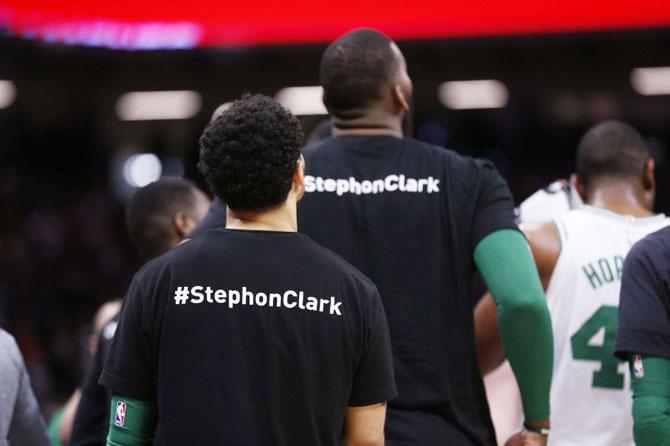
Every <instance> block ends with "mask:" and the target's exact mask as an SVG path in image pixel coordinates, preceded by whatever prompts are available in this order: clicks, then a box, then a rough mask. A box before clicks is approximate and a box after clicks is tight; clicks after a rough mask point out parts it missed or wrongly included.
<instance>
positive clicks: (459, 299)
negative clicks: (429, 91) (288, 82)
mask: <svg viewBox="0 0 670 446" xmlns="http://www.w3.org/2000/svg"><path fill="white" fill-rule="evenodd" d="M321 84H322V86H323V88H324V103H325V105H326V107H327V109H328V111H329V113H330V115H331V118H332V120H333V123H334V128H333V135H334V137H332V138H329V139H326V140H325V141H322V142H321V143H319V144H317V145H315V146H313V147H311V148H309V149H307V150H306V151H305V160H306V175H305V191H306V195H305V198H304V199H303V201H302V202H301V203H300V206H299V215H298V217H299V222H300V229H301V231H303V232H304V233H305V234H307V235H309V236H310V237H312V238H313V239H314V240H315V241H317V242H318V243H321V244H323V245H324V246H327V247H328V248H330V249H332V250H333V251H335V252H336V253H337V254H339V255H341V256H342V257H344V258H345V259H346V260H348V261H349V262H351V263H352V264H353V265H355V266H356V267H357V268H359V269H360V270H361V271H363V272H364V273H365V274H366V275H368V276H369V277H370V278H372V280H373V281H374V282H375V283H376V284H377V286H378V287H379V289H380V291H381V296H382V298H383V301H384V307H385V309H386V314H387V317H388V320H389V325H390V331H391V340H392V345H393V348H394V359H395V370H396V379H397V383H398V390H399V395H398V397H397V398H395V399H394V400H392V401H391V402H389V410H388V419H387V426H386V428H387V441H388V442H389V443H390V444H417V445H428V444H431V445H432V444H449V445H452V444H453V445H459V446H460V445H489V444H494V443H495V438H494V432H493V427H492V425H491V420H490V416H489V413H488V407H487V404H486V399H485V396H484V390H483V385H482V378H481V373H480V371H479V366H478V363H477V357H476V352H475V346H474V334H473V314H472V313H473V296H472V290H471V283H472V274H473V270H474V265H475V264H476V265H477V267H478V268H479V270H480V271H481V273H482V276H483V277H484V279H485V280H486V282H487V285H488V287H489V289H490V290H491V291H492V293H493V295H494V297H495V298H496V301H497V303H498V319H499V321H500V326H501V327H503V326H504V328H501V329H502V330H503V331H505V334H503V342H504V343H505V347H506V351H507V354H508V356H509V357H511V358H512V357H513V359H510V363H511V365H512V368H513V370H514V371H515V374H516V377H517V380H518V381H519V384H520V387H521V393H522V399H523V403H524V409H525V416H526V427H527V429H526V430H525V431H524V432H523V433H522V434H520V435H517V437H516V440H525V441H532V442H534V443H529V444H542V443H544V442H545V441H546V433H547V431H546V428H547V427H548V421H547V418H548V415H549V402H548V397H549V386H550V380H551V367H552V342H551V341H552V339H551V326H550V319H549V314H548V311H547V307H546V302H545V300H544V294H543V291H542V287H541V284H540V281H539V277H538V275H537V270H536V268H535V265H534V263H533V260H532V257H531V256H530V252H529V250H528V247H527V244H526V243H525V239H524V238H523V236H522V235H521V234H520V233H519V232H518V230H517V228H516V225H515V223H514V211H513V203H512V197H511V194H510V192H509V189H508V187H507V185H506V183H505V181H504V180H503V179H502V178H501V177H500V176H499V175H498V174H497V173H496V171H495V168H493V167H492V166H491V165H490V164H488V163H484V162H480V161H475V160H472V159H469V158H464V157H461V156H458V155H457V154H455V153H454V152H451V151H448V150H444V149H442V148H440V147H434V146H430V145H427V144H423V143H420V142H418V141H416V140H413V139H411V138H403V132H402V129H403V120H404V118H405V117H406V116H407V113H408V111H409V108H410V106H409V104H410V102H411V101H410V99H411V95H412V82H411V80H410V78H409V76H408V74H407V69H406V65H405V60H404V58H403V56H402V54H401V53H400V50H399V49H398V47H397V46H396V45H395V44H394V43H393V42H392V41H391V40H390V39H389V38H388V37H386V36H384V35H383V34H381V33H378V32H376V31H374V30H365V29H363V30H357V31H353V32H351V33H349V34H346V35H345V36H343V37H341V38H340V39H338V40H337V41H335V42H334V43H333V44H331V45H330V46H329V47H328V49H327V50H326V51H325V53H324V55H323V57H322V60H321ZM529 333H532V336H529Z"/></svg>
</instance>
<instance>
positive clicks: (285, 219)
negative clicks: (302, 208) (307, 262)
mask: <svg viewBox="0 0 670 446" xmlns="http://www.w3.org/2000/svg"><path fill="white" fill-rule="evenodd" d="M226 229H237V230H241V231H277V232H298V217H297V210H296V205H295V203H292V202H288V201H287V202H285V203H284V204H282V205H280V206H277V207H275V208H272V209H268V210H265V211H233V210H231V209H230V208H228V209H227V210H226Z"/></svg>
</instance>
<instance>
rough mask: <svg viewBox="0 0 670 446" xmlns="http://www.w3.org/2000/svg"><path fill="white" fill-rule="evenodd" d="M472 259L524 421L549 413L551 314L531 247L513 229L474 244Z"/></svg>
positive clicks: (546, 416)
mask: <svg viewBox="0 0 670 446" xmlns="http://www.w3.org/2000/svg"><path fill="white" fill-rule="evenodd" d="M475 263H476V264H477V266H478V268H479V271H480V272H481V274H482V277H483V278H484V281H485V282H486V285H487V286H488V289H489V291H491V294H492V295H493V299H494V300H495V302H496V308H497V311H496V313H497V318H498V327H499V330H500V337H501V340H502V343H503V346H504V347H505V352H506V354H507V359H508V360H509V362H510V365H511V366H512V370H513V371H514V375H515V376H516V380H517V382H518V384H519V390H520V391H521V400H522V402H523V409H524V414H525V417H526V421H528V422H534V421H542V420H545V419H547V418H548V417H549V390H550V387H551V374H552V369H553V356H554V344H553V335H552V331H551V318H550V316H549V310H548V309H547V302H546V299H545V296H544V291H543V289H542V283H541V282H540V277H539V275H538V272H537V268H536V267H535V263H534V261H533V257H532V254H531V252H530V248H529V247H528V243H527V242H526V239H525V238H524V237H523V235H522V234H521V233H520V232H518V231H515V230H512V229H502V230H499V231H495V232H493V233H492V234H489V235H488V236H487V237H485V238H484V239H483V240H482V241H481V242H479V244H478V245H477V247H476V249H475Z"/></svg>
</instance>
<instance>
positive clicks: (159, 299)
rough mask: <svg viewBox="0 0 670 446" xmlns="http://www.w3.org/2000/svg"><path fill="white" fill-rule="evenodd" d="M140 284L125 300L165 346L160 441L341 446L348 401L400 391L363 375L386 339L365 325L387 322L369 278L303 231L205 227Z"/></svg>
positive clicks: (150, 337)
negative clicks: (372, 351)
mask: <svg viewBox="0 0 670 446" xmlns="http://www.w3.org/2000/svg"><path fill="white" fill-rule="evenodd" d="M222 258H224V259H227V260H226V261H221V259H222ZM137 282H138V283H142V284H144V285H143V288H142V290H138V294H137V298H135V299H133V297H134V296H135V294H133V293H132V292H131V294H130V296H129V297H130V298H131V299H133V300H131V301H129V302H128V305H130V306H131V307H130V310H132V309H133V308H136V312H133V313H132V314H137V315H138V316H140V319H139V320H138V323H139V324H140V326H138V329H139V330H141V331H142V332H145V333H147V335H146V336H147V339H146V347H147V348H148V349H149V350H150V351H159V352H160V355H156V357H155V359H154V361H153V364H154V366H153V370H155V373H156V377H157V383H156V390H155V397H156V401H157V406H158V407H157V408H158V412H159V413H160V420H159V423H158V427H157V430H156V441H157V442H159V443H161V444H163V443H171V444H184V443H186V442H194V444H224V443H226V444H228V443H229V444H242V443H244V444H278V445H279V444H286V445H289V444H324V445H325V444H332V445H335V444H338V443H339V441H340V436H341V432H342V426H343V420H344V413H345V409H346V407H347V406H364V405H367V404H370V403H371V402H377V401H378V399H379V398H382V400H384V399H386V398H388V397H389V396H390V395H392V394H393V392H394V389H395V385H394V382H393V380H391V381H388V377H387V376H381V377H378V376H376V375H374V374H372V375H368V376H360V375H365V374H366V373H367V372H368V371H366V370H358V366H359V365H360V364H362V363H365V362H366V358H365V357H364V356H365V354H366V353H365V352H366V350H367V347H366V345H367V344H368V343H371V344H376V343H377V342H379V341H380V340H379V339H367V338H366V334H367V332H368V331H371V332H376V333H379V330H378V324H380V323H383V321H384V317H383V308H382V307H381V304H380V301H379V299H378V297H377V294H376V289H375V287H374V285H373V284H372V283H371V282H370V281H369V280H367V279H365V278H364V277H363V276H362V275H361V274H360V273H358V272H357V271H356V270H355V269H354V268H352V267H350V266H349V265H348V264H346V263H345V262H343V261H342V260H340V259H339V258H337V257H336V256H335V255H334V254H332V253H330V252H329V251H326V250H325V249H323V248H321V247H319V246H317V245H316V244H315V243H314V242H312V241H311V240H309V239H308V238H307V237H305V236H302V235H298V234H295V233H284V232H270V231H264V232H262V233H255V232H251V233H250V232H248V231H233V230H226V229H221V230H215V231H210V232H209V233H208V234H205V235H202V236H200V237H197V238H195V239H193V240H191V241H189V242H187V243H184V244H183V245H182V246H180V247H178V248H176V249H175V250H174V251H173V252H171V253H169V254H167V255H166V256H163V257H161V258H159V259H157V260H155V261H153V262H151V263H149V264H148V265H147V266H146V267H145V268H144V270H143V271H142V272H140V273H139V275H138V277H137ZM135 306H137V307H135ZM195 321H197V323H194V322H195ZM359 321H363V326H361V324H360V322H359ZM384 329H385V327H384ZM119 334H120V336H122V338H123V333H122V332H119ZM382 341H383V339H382ZM121 346H123V344H121ZM111 354H112V355H114V354H115V353H114V352H112V353H111ZM368 354H369V353H368ZM119 361H120V363H119V364H118V365H117V367H121V368H123V367H124V366H125V367H126V368H128V369H129V370H135V367H134V366H133V364H132V363H131V362H128V363H127V364H125V362H126V361H125V360H124V358H123V357H119ZM137 372H138V373H142V372H141V371H139V370H138V371H137ZM355 373H358V374H359V376H357V377H355V376H354V374H355ZM103 376H104V375H103ZM355 378H356V379H355ZM378 378H379V380H377V379H378ZM112 379H113V378H112ZM361 379H363V380H368V384H366V383H363V384H362V385H363V386H364V388H361V389H357V388H355V387H353V388H352V383H356V382H360V380H361ZM376 380H377V381H376ZM371 388H372V389H373V391H370V389H371ZM147 392H152V390H150V389H147ZM147 396H150V395H147Z"/></svg>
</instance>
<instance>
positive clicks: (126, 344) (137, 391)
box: [99, 275, 155, 400]
mask: <svg viewBox="0 0 670 446" xmlns="http://www.w3.org/2000/svg"><path fill="white" fill-rule="evenodd" d="M143 299H144V296H143V293H142V290H141V285H140V283H139V280H138V276H137V275H136V276H135V278H134V279H133V282H132V284H131V285H130V289H129V290H128V293H127V294H126V298H125V301H124V304H123V308H122V310H121V315H120V316H119V323H118V326H117V328H116V333H115V335H114V339H113V341H112V345H111V346H110V348H109V353H108V354H107V359H106V361H105V365H104V367H103V371H102V374H101V375H100V380H99V382H100V384H102V385H104V386H105V387H107V388H108V389H109V391H110V392H112V393H114V394H116V395H121V396H126V397H131V398H137V399H140V400H153V399H154V397H155V390H154V371H153V360H152V352H151V341H150V340H151V334H150V333H148V332H147V331H146V329H143V327H142V320H143V317H144V315H143V307H144V302H143Z"/></svg>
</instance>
